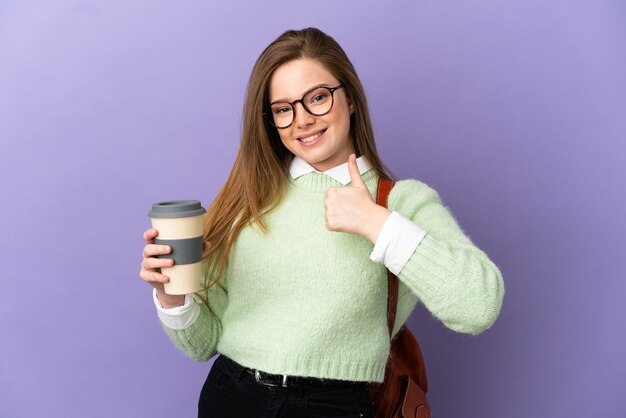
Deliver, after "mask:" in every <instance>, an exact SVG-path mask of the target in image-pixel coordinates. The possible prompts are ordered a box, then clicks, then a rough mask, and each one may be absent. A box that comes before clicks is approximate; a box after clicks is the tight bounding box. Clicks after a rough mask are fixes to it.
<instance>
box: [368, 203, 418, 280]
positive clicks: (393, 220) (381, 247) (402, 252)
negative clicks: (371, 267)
mask: <svg viewBox="0 0 626 418" xmlns="http://www.w3.org/2000/svg"><path fill="white" fill-rule="evenodd" d="M425 236H426V231H424V230H423V229H422V228H420V227H419V226H417V225H415V224H414V223H413V222H412V221H411V220H409V219H407V218H405V217H404V216H402V215H400V214H399V213H398V212H391V215H390V216H389V217H388V218H387V220H386V221H385V224H384V225H383V228H382V229H381V231H380V234H379V235H378V239H376V244H375V245H374V250H372V253H371V254H370V260H372V261H373V262H375V263H379V264H380V263H383V264H384V265H385V267H387V268H388V269H389V271H391V272H392V273H393V274H395V275H396V276H397V275H398V274H400V271H402V268H403V267H404V265H405V264H406V262H407V261H409V258H411V255H413V253H414V252H415V249H416V248H417V246H418V245H419V244H420V242H422V239H424V237H425Z"/></svg>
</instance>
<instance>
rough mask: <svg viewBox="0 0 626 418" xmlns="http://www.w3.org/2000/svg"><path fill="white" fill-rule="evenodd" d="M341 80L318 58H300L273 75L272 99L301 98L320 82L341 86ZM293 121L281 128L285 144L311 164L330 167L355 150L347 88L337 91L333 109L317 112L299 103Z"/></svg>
mask: <svg viewBox="0 0 626 418" xmlns="http://www.w3.org/2000/svg"><path fill="white" fill-rule="evenodd" d="M339 84H340V83H339V81H338V80H337V79H336V78H335V77H334V76H333V75H332V74H331V73H330V72H328V70H326V68H324V66H323V65H322V64H320V63H319V62H318V61H316V60H313V59H310V58H300V59H297V60H295V61H290V62H288V63H286V64H283V65H281V66H280V67H278V68H277V69H276V71H274V74H273V75H272V78H271V79H270V86H269V100H270V103H274V102H277V101H281V102H293V101H294V100H298V99H301V98H302V96H303V95H304V94H305V93H306V92H307V91H309V90H311V88H313V87H316V86H325V87H337V86H338V85H339ZM294 108H295V113H296V114H295V118H294V121H293V123H292V124H291V125H290V126H288V127H287V128H284V129H277V130H278V134H279V135H280V139H281V141H282V143H283V145H285V147H286V148H287V149H288V150H289V151H291V152H292V153H293V154H294V155H297V156H298V157H300V158H302V159H303V160H304V161H306V162H307V163H309V164H311V165H312V166H313V167H315V169H316V170H318V171H326V170H328V169H330V168H333V167H336V166H338V165H340V164H343V163H345V162H347V161H348V156H349V155H350V154H352V153H353V152H354V146H353V144H352V138H350V133H349V131H350V114H351V113H352V111H353V108H352V105H351V104H350V101H349V99H348V96H347V95H346V89H345V88H342V89H338V90H336V91H335V92H334V104H333V107H332V109H331V110H330V112H328V113H327V114H325V115H323V116H314V115H312V114H310V113H309V112H307V111H306V110H305V109H304V107H302V103H296V104H295V105H294Z"/></svg>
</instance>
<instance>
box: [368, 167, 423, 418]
mask: <svg viewBox="0 0 626 418" xmlns="http://www.w3.org/2000/svg"><path fill="white" fill-rule="evenodd" d="M393 185H394V183H393V181H391V180H389V179H385V178H382V177H381V178H380V179H379V180H378V191H377V193H376V203H377V204H379V205H381V206H384V207H387V199H388V197H389V192H390V191H391V189H392V188H393ZM388 277H389V295H388V299H387V327H388V328H389V336H390V337H391V336H392V332H393V325H394V321H395V318H396V308H397V305H398V278H397V277H396V276H395V275H394V274H393V273H392V272H390V271H389V272H388ZM390 344H391V347H390V351H389V357H388V358H387V365H386V367H385V380H384V381H383V383H372V384H370V388H369V390H370V397H371V398H372V402H373V404H374V416H375V418H400V417H402V418H409V417H410V418H430V416H431V411H430V405H429V403H428V400H427V399H426V392H427V391H428V380H427V378H426V367H425V366H424V358H423V357H422V350H420V346H419V344H418V343H417V340H416V339H415V336H414V335H413V333H412V332H411V331H410V330H409V329H408V328H407V327H406V326H405V325H402V327H401V328H400V329H399V330H398V332H397V333H396V335H394V336H393V338H392V339H391V341H390Z"/></svg>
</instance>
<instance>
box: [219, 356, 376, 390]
mask: <svg viewBox="0 0 626 418" xmlns="http://www.w3.org/2000/svg"><path fill="white" fill-rule="evenodd" d="M221 357H222V358H223V359H224V361H225V362H226V363H228V364H229V365H230V367H231V368H232V369H233V370H242V371H244V372H245V373H246V374H247V375H248V376H252V377H253V378H254V381H255V382H256V383H258V384H259V385H262V386H267V387H282V388H300V389H315V388H322V387H323V388H327V387H329V386H331V387H332V386H344V387H345V386H358V385H366V382H358V381H351V380H335V379H318V378H315V377H305V376H290V375H286V374H272V373H267V372H263V371H261V370H258V369H251V368H248V367H244V366H242V365H241V364H239V363H237V362H235V361H233V360H231V359H229V358H228V357H226V356H224V355H222V356H221Z"/></svg>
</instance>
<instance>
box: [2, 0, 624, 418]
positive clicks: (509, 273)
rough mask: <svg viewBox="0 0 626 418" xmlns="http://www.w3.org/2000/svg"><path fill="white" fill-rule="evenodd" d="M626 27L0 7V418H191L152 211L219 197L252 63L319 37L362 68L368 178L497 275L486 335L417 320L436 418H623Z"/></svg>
mask: <svg viewBox="0 0 626 418" xmlns="http://www.w3.org/2000/svg"><path fill="white" fill-rule="evenodd" d="M624 22H626V3H624V2H623V1H597V0H596V1H591V0H590V1H564V0H563V1H550V2H546V1H536V0H532V1H528V0H526V1H512V2H501V1H495V0H492V1H487V0H481V1H472V2H468V1H461V0H457V1H447V2H435V1H396V2H387V3H384V4H383V2H372V1H362V0H358V1H357V0H350V1H317V2H315V4H314V5H313V4H312V3H310V2H269V3H266V2H248V3H243V2H232V3H226V2H215V1H211V2H202V1H178V2H173V1H148V0H140V1H132V2H127V1H121V0H114V1H107V2H95V1H70V0H56V1H50V2H37V3H36V2H32V1H22V0H20V1H17V0H15V1H7V0H3V1H2V3H0V186H1V189H0V190H1V193H2V204H1V205H0V219H2V239H1V240H0V254H1V256H0V257H1V259H0V279H1V283H2V287H1V289H2V303H1V304H0V318H2V331H1V336H2V337H1V338H2V342H1V344H0V416H2V417H38V416H48V417H65V418H67V417H110V416H121V417H154V418H157V417H172V416H180V417H192V416H195V414H196V403H197V399H198V394H199V391H200V388H201V386H202V383H203V381H204V379H205V377H206V374H207V372H208V370H209V367H210V364H206V363H196V362H194V361H192V360H190V359H187V358H186V357H185V356H184V355H183V354H182V353H180V352H178V351H177V350H176V349H175V348H174V347H173V345H172V344H171V343H170V341H169V340H168V339H167V337H166V335H165V334H164V332H163V331H162V330H161V326H160V324H159V322H158V319H157V317H156V313H155V309H154V306H153V304H152V300H151V296H150V287H149V286H147V285H146V284H144V283H143V282H142V281H141V280H140V279H139V277H138V273H139V263H140V259H141V250H142V247H143V245H144V242H143V240H142V237H141V234H142V232H143V231H144V230H145V229H146V228H147V227H149V220H148V218H147V216H146V214H147V212H148V210H149V209H150V205H151V204H152V203H153V202H155V201H159V200H167V199H186V198H187V199H188V198H195V199H200V200H202V202H203V204H205V205H207V204H208V203H209V202H210V201H211V200H212V199H213V197H214V196H215V194H216V193H217V191H218V189H219V188H220V187H221V185H222V183H223V182H224V180H225V178H226V176H227V174H228V172H229V169H230V167H231V165H232V163H233V161H234V157H235V153H236V151H237V147H238V141H239V129H240V121H241V108H242V103H243V94H244V89H245V86H246V83H247V78H248V76H249V73H250V71H251V69H252V65H253V63H254V61H255V59H256V57H257V56H258V54H259V53H260V52H261V50H262V49H263V48H264V47H265V46H266V45H267V44H268V43H269V42H270V41H271V40H273V39H274V38H275V37H277V36H278V35H279V34H280V33H282V31H284V30H285V29H288V28H302V27H305V26H311V25H312V26H318V27H320V28H321V29H322V30H325V31H327V32H328V33H329V34H331V35H332V36H334V37H335V39H337V40H338V41H339V43H340V44H341V45H342V46H343V47H344V49H345V50H346V52H347V53H348V55H349V56H350V57H351V59H352V61H353V63H354V64H355V66H356V68H357V71H358V72H359V74H360V76H361V78H362V81H363V83H364V85H365V88H366V91H367V93H368V97H369V99H370V103H371V111H372V116H373V121H374V127H375V132H376V135H377V140H378V141H377V143H378V147H379V150H380V153H381V155H382V157H383V159H384V160H385V161H386V162H387V163H388V165H389V166H390V167H392V169H393V170H394V171H395V173H396V174H397V175H398V176H399V177H401V178H408V177H410V178H418V179H420V180H422V181H424V182H426V183H428V184H429V185H431V186H432V187H434V188H435V189H437V190H438V191H439V193H440V195H441V197H442V199H443V200H444V203H445V204H446V205H447V206H449V207H450V208H451V210H452V211H453V213H454V214H455V216H456V218H457V219H458V221H459V223H460V224H461V225H462V226H463V228H464V230H465V231H466V232H467V233H468V235H469V236H470V237H471V238H472V239H473V240H474V242H475V243H476V244H477V245H478V246H479V247H481V248H482V249H484V250H485V251H486V252H487V254H488V255H489V256H490V257H491V258H492V260H493V261H494V262H495V263H496V264H497V265H498V266H499V267H500V268H501V270H502V273H503V276H504V280H505V285H506V297H505V302H504V306H503V310H502V313H501V316H500V318H499V320H498V321H497V322H496V324H495V325H494V326H493V328H491V329H490V330H488V331H487V332H486V333H484V334H482V335H480V336H478V337H472V336H469V335H462V334H456V333H454V332H452V331H450V330H447V329H446V328H444V327H443V326H442V325H441V324H440V323H439V322H438V321H436V320H434V319H433V318H432V317H431V316H430V314H429V313H428V312H427V311H426V310H424V309H423V308H418V309H416V310H415V312H414V313H413V315H412V316H411V318H410V321H409V322H410V327H411V328H412V329H413V330H414V331H415V333H416V334H417V335H418V337H419V339H420V341H421V344H422V348H423V351H424V355H425V357H426V361H427V367H428V372H429V379H430V384H431V391H430V393H429V395H430V400H431V403H432V406H433V409H434V411H435V416H437V417H442V418H448V417H450V418H453V417H469V418H472V417H475V418H478V417H482V418H487V417H489V418H502V417H506V418H518V417H519V418H522V417H529V416H533V417H551V418H552V417H569V416H586V417H600V416H602V417H615V418H617V417H623V416H624V410H625V408H626V400H625V398H624V396H623V394H624V388H625V380H626V360H624V353H625V351H626V327H625V326H624V316H625V313H626V312H625V309H624V308H623V304H624V300H625V298H624V293H625V292H626V284H625V280H624V279H625V278H626V276H625V274H624V268H623V260H624V255H625V254H626V240H625V237H626V222H625V220H624V215H625V213H626V198H625V196H624V187H623V184H622V183H623V182H624V179H626V169H625V166H626V164H625V163H626V158H625V157H626V146H625V145H624V142H625V141H624V140H625V139H626V138H625V137H626V135H625V133H626V24H625V23H624ZM181 185H182V186H181ZM618 261H621V262H622V263H618Z"/></svg>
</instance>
